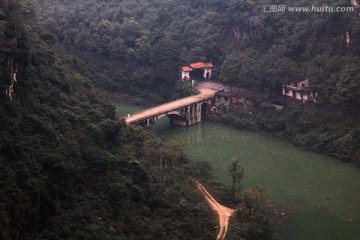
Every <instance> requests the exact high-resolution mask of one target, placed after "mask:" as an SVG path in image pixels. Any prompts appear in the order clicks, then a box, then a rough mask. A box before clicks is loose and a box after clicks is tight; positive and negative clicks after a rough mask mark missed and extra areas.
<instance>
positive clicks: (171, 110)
mask: <svg viewBox="0 0 360 240" xmlns="http://www.w3.org/2000/svg"><path fill="white" fill-rule="evenodd" d="M196 88H197V89H198V90H199V92H200V94H198V95H196V96H191V97H186V98H182V99H178V100H175V101H172V102H168V103H165V104H162V105H159V106H156V107H153V108H148V109H145V110H143V111H141V112H138V113H135V114H133V115H131V116H130V117H126V118H125V121H126V124H128V125H130V124H135V123H138V124H142V125H146V126H152V125H153V124H154V123H155V122H156V121H158V120H159V119H161V118H163V117H168V118H169V119H170V123H171V124H174V125H178V126H191V125H193V124H196V123H199V122H201V119H203V118H204V116H205V113H206V108H207V106H209V105H211V101H212V99H213V98H214V96H215V93H216V92H217V91H218V90H216V89H211V88H208V87H203V86H197V87H196Z"/></svg>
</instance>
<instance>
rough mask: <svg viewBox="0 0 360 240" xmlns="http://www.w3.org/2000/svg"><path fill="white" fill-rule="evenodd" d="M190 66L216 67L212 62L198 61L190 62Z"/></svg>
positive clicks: (194, 67) (195, 67)
mask: <svg viewBox="0 0 360 240" xmlns="http://www.w3.org/2000/svg"><path fill="white" fill-rule="evenodd" d="M190 67H191V68H193V69H197V68H212V67H214V65H212V63H204V62H196V63H192V64H190Z"/></svg>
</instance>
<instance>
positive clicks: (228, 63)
mask: <svg viewBox="0 0 360 240" xmlns="http://www.w3.org/2000/svg"><path fill="white" fill-rule="evenodd" d="M239 75H240V61H239V58H238V57H237V56H235V55H234V54H230V55H227V56H226V58H225V61H224V63H223V65H222V69H221V75H220V78H221V80H222V81H223V82H224V83H227V84H229V85H230V87H231V91H232V85H234V83H236V82H237V80H238V77H239Z"/></svg>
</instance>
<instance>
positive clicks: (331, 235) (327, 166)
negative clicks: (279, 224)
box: [114, 101, 360, 240]
mask: <svg viewBox="0 0 360 240" xmlns="http://www.w3.org/2000/svg"><path fill="white" fill-rule="evenodd" d="M114 104H115V105H116V107H117V111H118V115H119V116H125V115H126V114H127V113H133V112H136V111H138V110H140V109H141V107H139V106H136V105H132V104H129V103H126V102H123V101H118V102H114ZM153 128H154V131H155V133H156V134H157V135H158V136H159V137H161V138H163V139H164V140H165V141H168V140H171V139H180V140H182V141H184V142H185V143H188V144H187V148H186V153H187V155H188V156H189V158H190V159H192V160H194V161H208V162H210V163H211V165H212V166H213V168H214V170H215V172H216V175H217V177H218V178H219V180H220V181H222V182H224V183H228V184H230V178H229V177H228V176H227V172H226V166H227V164H228V163H229V160H230V159H231V158H237V159H239V160H240V161H241V162H242V164H243V166H244V168H245V175H244V178H243V181H242V186H243V187H244V188H247V187H253V186H255V185H257V184H261V185H264V186H265V187H266V190H267V194H268V199H269V200H271V201H274V202H276V203H278V204H280V206H282V207H284V208H286V209H288V211H287V212H286V215H287V216H286V220H285V224H286V228H285V229H286V230H285V231H284V234H283V235H282V236H281V240H357V239H360V169H357V168H355V167H353V166H351V165H349V164H346V163H343V162H341V161H339V160H336V159H333V158H331V157H327V156H324V155H321V154H316V153H311V152H306V151H303V150H300V149H298V148H296V147H295V146H293V145H292V144H290V143H288V142H285V141H281V140H279V139H276V138H272V137H268V136H265V135H262V134H258V133H253V132H248V131H241V130H236V129H234V128H232V127H228V126H224V125H222V124H217V123H211V122H203V123H201V124H198V125H195V126H192V127H189V128H183V127H175V126H171V125H170V124H169V121H168V119H167V118H164V119H161V120H160V121H159V122H157V123H156V124H155V126H154V127H153Z"/></svg>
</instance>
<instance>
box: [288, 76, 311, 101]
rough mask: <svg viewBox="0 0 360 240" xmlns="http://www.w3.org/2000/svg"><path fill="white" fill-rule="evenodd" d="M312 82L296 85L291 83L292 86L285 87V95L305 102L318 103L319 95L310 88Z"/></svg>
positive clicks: (300, 82)
mask: <svg viewBox="0 0 360 240" xmlns="http://www.w3.org/2000/svg"><path fill="white" fill-rule="evenodd" d="M309 87H310V82H309V80H308V79H305V80H303V81H299V82H297V83H295V82H294V81H290V84H288V85H285V84H284V85H283V95H284V96H285V95H286V96H288V97H290V98H295V99H297V100H300V101H301V100H302V101H304V102H307V101H313V102H316V96H317V93H315V92H314V91H313V90H311V89H310V88H309Z"/></svg>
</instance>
